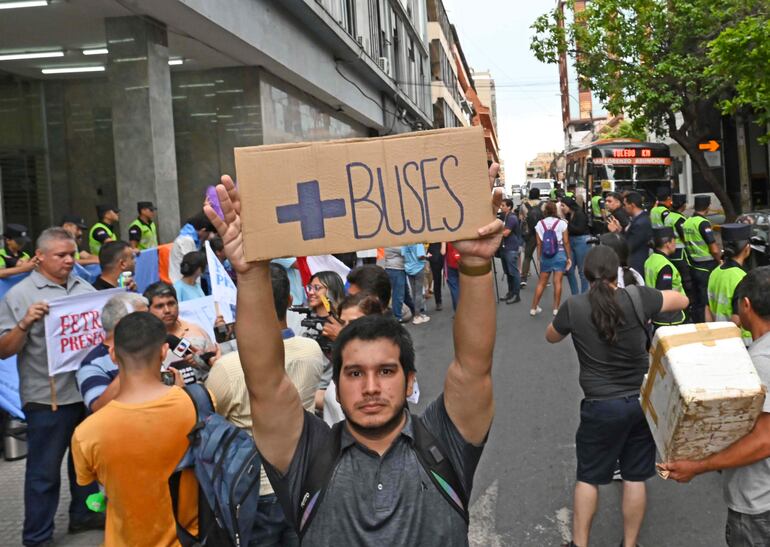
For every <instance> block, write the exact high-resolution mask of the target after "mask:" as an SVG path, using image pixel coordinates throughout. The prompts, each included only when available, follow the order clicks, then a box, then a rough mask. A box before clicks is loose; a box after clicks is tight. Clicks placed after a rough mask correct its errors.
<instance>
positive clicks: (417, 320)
mask: <svg viewBox="0 0 770 547" xmlns="http://www.w3.org/2000/svg"><path fill="white" fill-rule="evenodd" d="M422 323H423V320H422V316H421V315H415V316H414V319H412V325H421V324H422Z"/></svg>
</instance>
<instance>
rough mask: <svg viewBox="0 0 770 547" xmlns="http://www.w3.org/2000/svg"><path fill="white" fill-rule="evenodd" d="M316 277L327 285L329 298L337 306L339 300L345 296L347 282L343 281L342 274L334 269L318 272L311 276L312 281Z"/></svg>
mask: <svg viewBox="0 0 770 547" xmlns="http://www.w3.org/2000/svg"><path fill="white" fill-rule="evenodd" d="M314 279H317V280H318V281H320V282H321V283H323V284H324V285H325V286H326V290H327V294H328V296H327V298H328V299H329V300H331V301H332V304H334V305H335V306H336V305H337V303H338V302H341V301H342V299H343V298H345V284H344V283H343V282H342V278H341V277H340V274H338V273H337V272H332V271H328V270H327V271H323V272H316V273H314V274H313V276H312V277H311V278H310V282H311V283H312V282H313V280H314Z"/></svg>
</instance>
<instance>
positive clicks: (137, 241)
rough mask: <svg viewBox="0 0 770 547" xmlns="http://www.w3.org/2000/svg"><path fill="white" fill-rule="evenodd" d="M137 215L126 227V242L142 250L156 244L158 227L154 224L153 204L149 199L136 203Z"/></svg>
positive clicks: (133, 247)
mask: <svg viewBox="0 0 770 547" xmlns="http://www.w3.org/2000/svg"><path fill="white" fill-rule="evenodd" d="M136 210H137V212H138V213H139V216H138V217H137V218H136V219H135V220H134V221H133V222H132V223H131V225H130V226H129V227H128V242H129V243H130V244H131V248H132V249H138V250H140V251H144V250H145V249H150V248H152V247H157V246H158V228H157V227H156V226H155V206H154V205H153V204H152V202H151V201H140V202H139V203H137V204H136Z"/></svg>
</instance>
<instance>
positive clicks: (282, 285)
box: [270, 263, 291, 321]
mask: <svg viewBox="0 0 770 547" xmlns="http://www.w3.org/2000/svg"><path fill="white" fill-rule="evenodd" d="M270 283H271V284H272V285H273V304H275V314H276V315H277V316H278V321H283V320H284V319H286V309H287V308H288V307H289V295H290V294H291V283H289V274H288V273H286V270H284V269H283V267H282V266H279V265H278V264H272V263H271V264H270Z"/></svg>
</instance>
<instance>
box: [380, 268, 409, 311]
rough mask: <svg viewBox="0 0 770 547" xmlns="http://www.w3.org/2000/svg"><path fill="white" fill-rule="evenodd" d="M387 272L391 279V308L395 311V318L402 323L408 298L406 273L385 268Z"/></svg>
mask: <svg viewBox="0 0 770 547" xmlns="http://www.w3.org/2000/svg"><path fill="white" fill-rule="evenodd" d="M385 271H386V272H387V274H388V278H390V308H391V309H392V310H393V317H395V318H396V319H398V320H399V321H401V309H402V308H403V307H404V298H405V296H406V272H405V271H404V270H393V269H391V268H385Z"/></svg>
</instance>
